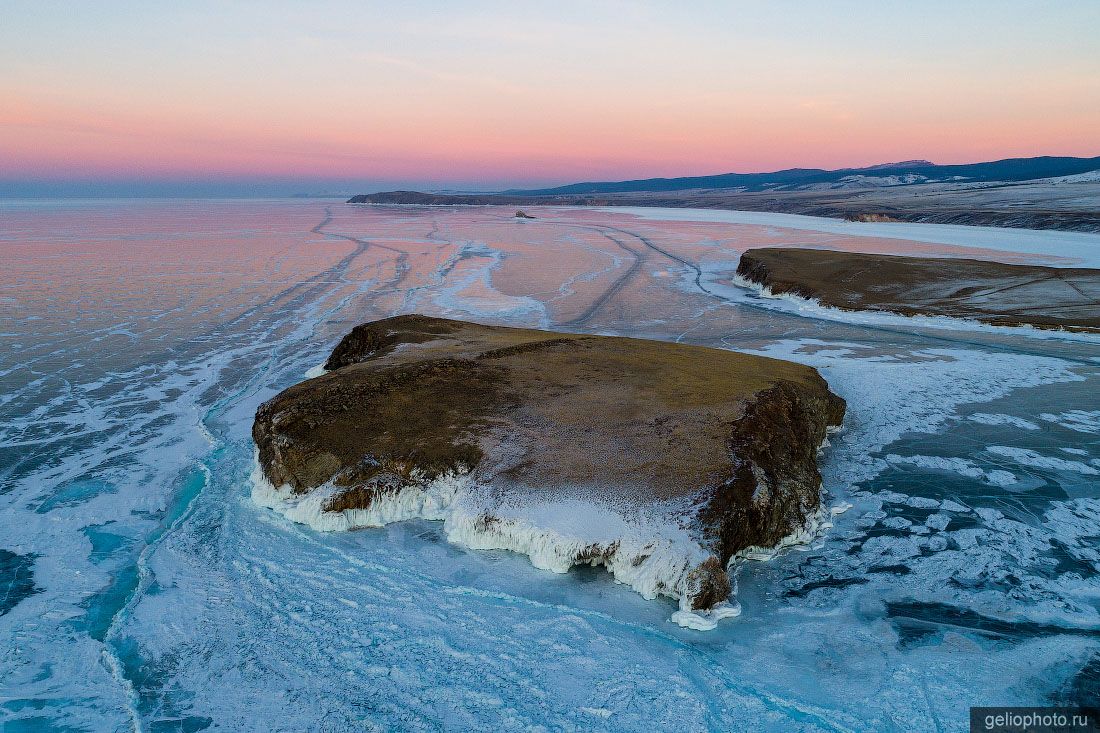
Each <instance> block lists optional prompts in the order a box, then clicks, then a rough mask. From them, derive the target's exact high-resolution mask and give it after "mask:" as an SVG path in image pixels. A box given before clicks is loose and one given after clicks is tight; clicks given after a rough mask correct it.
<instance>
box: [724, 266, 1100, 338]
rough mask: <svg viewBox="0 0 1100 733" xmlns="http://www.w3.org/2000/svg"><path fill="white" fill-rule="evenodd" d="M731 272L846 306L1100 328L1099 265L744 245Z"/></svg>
mask: <svg viewBox="0 0 1100 733" xmlns="http://www.w3.org/2000/svg"><path fill="white" fill-rule="evenodd" d="M737 274H738V275H739V276H740V277H741V278H743V279H744V280H747V281H748V282H749V283H752V284H755V285H757V286H759V287H761V288H762V289H765V290H766V291H767V292H768V293H769V294H772V295H794V296H797V297H801V298H807V299H811V300H816V301H818V302H820V303H821V304H822V305H825V306H829V307H832V308H839V309H841V310H848V311H878V312H886V313H897V314H901V315H905V316H916V315H924V316H947V317H952V318H965V319H971V320H976V321H979V322H981V323H987V324H990V325H995V326H1033V327H1035V328H1047V329H1064V330H1066V331H1084V332H1100V270H1094V269H1086V268H1068V267H1043V266H1039V265H1009V264H1005V263H1001V262H990V261H985V260H970V259H954V258H951V259H947V258H933V257H902V256H898V255H880V254H863V253H859V252H836V251H831V250H821V249H802V248H796V247H764V248H760V249H750V250H748V251H746V252H745V253H744V254H742V255H741V261H740V262H739V263H738V266H737Z"/></svg>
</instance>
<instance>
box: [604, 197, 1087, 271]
mask: <svg viewBox="0 0 1100 733" xmlns="http://www.w3.org/2000/svg"><path fill="white" fill-rule="evenodd" d="M604 211H608V212H615V213H627V214H630V215H631V216H635V217H639V218H641V219H648V220H653V221H705V222H721V223H728V224H753V225H757V226H770V227H782V228H784V229H793V230H796V231H799V230H801V231H812V232H827V233H830V234H841V235H844V236H847V237H883V238H890V239H903V240H908V241H911V242H931V243H936V244H950V245H954V246H957V247H973V248H978V249H983V250H998V251H1001V252H1011V253H1026V254H1035V255H1050V256H1054V257H1058V258H1070V259H1071V262H1070V263H1067V264H1072V265H1073V266H1081V267H1100V234H1094V233H1091V232H1059V231H1048V230H1042V231H1039V230H1032V229H1006V228H1002V227H976V226H956V225H952V224H917V223H909V222H851V221H845V220H843V219H828V218H824V217H817V216H802V215H800V214H776V213H770V212H762V211H725V210H720V209H675V208H658V207H639V206H623V207H618V206H617V207H614V208H610V209H604Z"/></svg>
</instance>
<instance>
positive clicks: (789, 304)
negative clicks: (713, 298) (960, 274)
mask: <svg viewBox="0 0 1100 733" xmlns="http://www.w3.org/2000/svg"><path fill="white" fill-rule="evenodd" d="M729 279H730V282H731V283H733V285H734V286H735V287H737V288H739V289H741V290H747V291H750V292H751V293H753V294H755V295H756V296H757V297H758V298H759V299H760V300H758V301H756V302H757V303H759V304H761V305H766V307H769V308H773V309H774V310H777V311H781V312H783V313H789V314H792V315H799V316H808V317H810V318H821V319H824V320H829V321H837V322H839V323H849V324H853V325H858V326H863V325H868V326H904V327H906V328H936V329H941V330H945V331H984V332H986V333H1003V334H1011V335H1013V336H1023V337H1026V338H1033V339H1057V340H1062V341H1080V342H1085V343H1100V334H1096V333H1083V332H1076V331H1066V330H1062V329H1057V328H1036V327H1034V326H996V325H992V324H989V323H983V322H982V321H978V320H974V319H972V318H955V317H953V316H925V315H916V316H908V315H905V314H903V313H895V312H893V311H871V310H866V311H863V310H856V311H849V310H842V309H840V308H834V307H832V306H828V305H824V304H822V303H821V301H819V300H817V299H816V298H803V297H802V296H800V295H793V294H791V293H780V294H776V293H774V292H773V291H772V289H771V288H769V287H768V286H767V285H761V284H760V283H757V282H753V281H752V280H749V279H748V278H746V277H744V276H742V275H738V274H736V273H734V274H733V275H731V276H730V278H729Z"/></svg>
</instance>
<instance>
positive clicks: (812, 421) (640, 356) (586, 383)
mask: <svg viewBox="0 0 1100 733" xmlns="http://www.w3.org/2000/svg"><path fill="white" fill-rule="evenodd" d="M325 369H326V370H327V373H326V374H324V375H323V376H320V377H317V378H315V379H311V380H308V381H306V382H303V383H300V384H297V385H295V386H293V387H291V388H289V389H287V390H286V391H284V392H283V393H281V394H280V395H278V396H276V397H275V398H274V399H272V400H270V401H268V402H266V403H265V404H263V405H262V406H261V407H260V409H259V410H258V412H257V414H256V421H255V424H254V426H253V437H254V439H255V442H256V446H257V450H258V457H259V467H258V471H259V472H260V473H261V474H262V480H260V481H259V482H258V485H257V488H256V491H255V492H254V497H256V498H257V500H258V501H260V502H261V503H264V504H267V505H270V506H273V507H275V508H277V509H280V510H281V511H283V512H284V513H286V514H287V516H290V517H292V518H294V519H297V520H299V521H306V522H309V523H310V524H313V525H314V526H316V527H319V528H324V529H337V528H353V527H359V526H371V525H380V524H384V523H386V522H388V521H394V520H396V519H402V518H409V517H426V518H432V519H443V520H446V522H447V525H446V531H447V534H448V536H449V537H450V538H451V539H452V540H454V541H458V542H462V543H463V544H466V545H470V546H473V547H483V548H488V547H503V548H507V549H512V550H517V551H520V552H524V553H526V554H528V555H530V556H531V558H532V561H533V562H534V563H535V564H536V565H538V566H539V567H546V568H549V569H553V570H558V571H564V570H566V569H568V568H569V567H570V566H571V565H575V564H582V563H591V564H603V565H606V566H607V567H608V568H609V569H610V570H611V571H612V572H613V573H614V574H615V577H616V578H617V579H618V580H620V581H622V582H626V583H629V584H630V585H632V586H633V587H635V588H636V589H638V590H639V591H641V592H642V593H643V594H645V595H647V596H655V595H659V594H663V595H667V596H671V597H675V598H679V599H680V603H681V609H682V611H684V612H686V613H690V612H692V611H696V612H701V611H706V610H707V609H713V608H715V607H717V606H719V605H720V604H722V603H723V602H724V601H726V599H727V597H728V596H729V594H730V579H729V576H728V574H727V565H728V563H729V561H730V559H731V558H732V557H734V556H735V555H737V554H738V553H741V552H742V551H745V550H747V549H749V548H771V547H775V546H776V545H779V544H781V543H783V542H784V541H785V540H786V539H787V538H789V537H790V536H791V535H792V534H797V533H799V532H801V531H804V530H805V528H806V527H807V525H808V523H809V524H812V522H813V520H814V517H815V516H816V515H817V513H818V511H819V509H820V481H821V479H820V476H819V474H818V470H817V463H816V455H817V451H818V448H819V446H820V445H821V444H822V443H823V441H824V439H825V436H826V429H827V427H828V426H831V425H838V424H839V423H840V422H841V419H842V417H843V414H844V401H843V400H842V399H840V398H839V397H837V396H836V395H834V394H832V393H831V392H830V391H829V389H828V386H827V385H826V383H825V381H824V380H823V379H822V378H821V377H820V375H818V373H817V372H816V371H815V370H814V369H812V368H809V367H805V366H802V365H798V364H794V363H790V362H785V361H780V360H776V359H768V358H764V357H758V356H750V355H746V354H739V353H735V352H730V351H724V350H718V349H710V348H704V347H699V346H688V345H682V344H672V343H664V342H656V341H647V340H640V339H631V338H617V337H604V336H587V335H579V334H571V333H553V332H547V331H536V330H527V329H517V328H504V327H496V326H483V325H478V324H474V323H466V322H462V321H453V320H446V319H441V318H430V317H426V316H419V315H408V316H398V317H395V318H389V319H385V320H382V321H377V322H374V323H367V324H364V325H361V326H358V327H356V328H355V329H354V330H353V331H352V332H351V333H349V334H348V335H347V336H346V337H345V338H344V339H343V340H342V341H341V342H340V344H339V345H338V346H337V347H336V349H335V350H334V351H333V352H332V355H331V356H330V357H329V359H328V361H327V363H326V364H325Z"/></svg>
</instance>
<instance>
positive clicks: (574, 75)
mask: <svg viewBox="0 0 1100 733" xmlns="http://www.w3.org/2000/svg"><path fill="white" fill-rule="evenodd" d="M880 5H881V4H870V3H868V4H864V5H863V6H862V9H863V11H864V13H863V15H862V16H861V20H860V22H858V23H855V24H854V25H853V23H852V22H851V15H852V13H855V12H857V11H858V10H860V4H858V3H853V4H850V5H848V6H844V5H842V4H835V5H832V6H830V9H829V12H825V10H824V9H818V10H816V11H809V10H806V9H805V6H804V5H803V4H793V3H792V4H786V3H782V2H779V3H774V4H770V5H768V6H767V7H765V8H761V7H758V6H757V5H755V4H744V5H740V4H737V3H733V4H720V5H716V6H714V7H710V8H707V7H706V6H699V7H698V8H696V9H693V10H692V11H691V12H690V13H688V12H686V11H680V10H677V9H676V8H677V7H679V6H675V5H665V4H654V5H643V4H619V3H607V4H599V3H597V4H595V5H592V6H587V5H576V6H570V5H568V4H567V5H564V6H562V7H561V8H559V9H556V10H555V11H554V12H550V11H543V12H536V11H530V10H529V11H523V10H515V9H512V6H510V5H496V4H491V3H490V4H485V5H472V6H469V7H467V8H465V9H464V10H463V11H461V12H458V11H453V12H452V11H441V10H438V9H435V8H432V7H431V6H430V5H427V6H423V7H421V6H418V5H417V4H416V3H413V4H411V5H409V6H406V7H402V8H400V9H394V8H393V7H392V5H378V6H375V5H371V4H369V3H367V4H365V5H364V4H361V3H356V4H349V5H346V6H345V5H340V4H334V5H332V6H330V7H329V9H328V12H324V11H321V10H315V11H311V12H307V11H305V10H302V9H299V8H298V6H295V5H288V6H283V5H281V4H279V3H267V4H256V5H251V4H249V3H242V4H235V5H234V6H233V7H232V8H231V9H226V8H223V7H222V6H220V5H216V4H210V5H204V4H202V3H194V4H189V5H188V6H187V7H186V8H176V9H174V10H162V9H159V8H146V7H145V6H138V5H133V6H125V5H119V6H117V7H108V9H107V10H105V11H96V10H93V9H92V6H90V5H89V6H87V7H85V6H84V5H78V6H49V5H42V4H39V3H16V7H15V8H14V9H13V11H12V12H11V13H6V15H7V16H8V17H6V19H5V22H4V24H3V25H2V26H0V66H2V67H3V68H5V69H6V71H5V73H4V74H3V75H2V76H0V177H3V178H9V179H10V178H18V177H28V178H59V179H63V178H84V179H86V178H105V179H110V178H125V177H148V178H172V177H178V176H190V177H202V176H260V177H262V176H277V177H302V178H311V179H325V178H333V179H337V178H338V179H358V180H378V181H409V182H412V183H420V184H422V185H437V186H438V185H484V186H493V185H513V184H523V183H533V184H537V183H548V182H568V181H574V180H590V179H616V178H633V177H645V176H671V175H691V174H704V173H718V172H726V171H757V170H774V169H778V168H784V167H795V166H802V167H826V168H833V167H844V166H854V165H862V164H870V163H879V162H885V161H891V160H903V159H909V158H927V159H930V160H933V161H935V162H944V163H947V162H969V161H977V160H988V159H996V158H1004V157H1015V156H1030V155H1041V154H1052V155H1082V156H1091V155H1098V154H1100V42H1098V41H1097V36H1098V35H1100V34H1096V33H1095V29H1096V28H1097V27H1100V10H1098V8H1100V4H1094V3H1088V2H1084V3H1080V4H1074V3H1064V4H1058V5H1053V6H1046V7H1047V8H1048V10H1046V11H1044V13H1045V14H1044V13H1032V14H1030V15H1029V12H1030V11H1029V10H1028V9H1029V8H1031V6H1030V5H1027V4H1023V3H1021V4H1019V5H1016V4H1014V3H997V4H993V3H990V4H989V5H988V6H986V7H985V10H986V11H987V12H985V13H983V12H979V10H980V8H978V9H976V6H979V5H981V4H980V3H976V4H974V5H973V6H969V7H968V8H967V9H963V10H960V9H958V8H955V6H954V5H952V4H946V3H945V4H943V5H938V4H936V3H931V4H929V5H926V6H924V5H922V6H921V10H920V11H917V10H912V9H910V10H901V9H896V8H895V9H893V10H889V11H885V10H883V11H878V12H874V11H873V10H872V9H874V8H878V7H879V6H880ZM60 8H64V12H62V11H61V10H59V9H60ZM386 8H389V9H388V10H386ZM995 8H997V9H999V10H998V11H997V14H995V15H991V14H990V13H992V12H993V11H994V9H995ZM1031 10H1032V11H1034V8H1031ZM383 11H385V12H383ZM937 13H938V14H937ZM1014 14H1015V15H1014Z"/></svg>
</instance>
